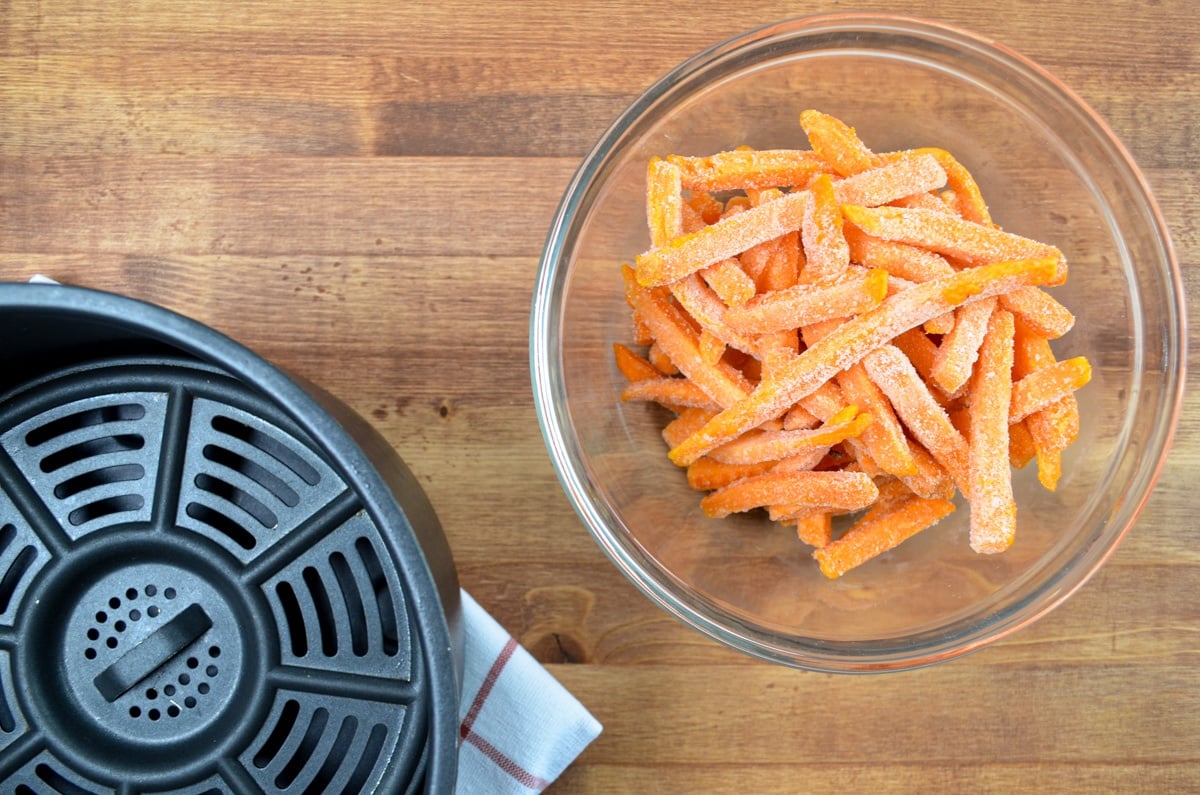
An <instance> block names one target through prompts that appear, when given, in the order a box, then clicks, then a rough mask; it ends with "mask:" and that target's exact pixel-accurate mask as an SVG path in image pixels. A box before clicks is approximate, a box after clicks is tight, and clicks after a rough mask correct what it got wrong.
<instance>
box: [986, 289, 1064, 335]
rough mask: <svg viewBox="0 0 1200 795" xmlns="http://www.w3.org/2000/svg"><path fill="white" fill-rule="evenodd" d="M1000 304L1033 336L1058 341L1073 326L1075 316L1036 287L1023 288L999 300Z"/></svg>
mask: <svg viewBox="0 0 1200 795" xmlns="http://www.w3.org/2000/svg"><path fill="white" fill-rule="evenodd" d="M1000 303H1001V304H1002V305H1003V306H1004V308H1005V309H1007V310H1008V311H1009V312H1012V313H1013V315H1015V316H1016V317H1017V318H1018V319H1019V320H1020V321H1021V323H1023V324H1024V325H1025V326H1026V327H1028V328H1029V329H1030V330H1031V331H1033V332H1034V333H1035V334H1039V335H1041V336H1043V337H1045V338H1046V339H1050V340H1053V339H1058V338H1059V337H1061V336H1063V335H1064V334H1066V333H1067V332H1068V331H1070V330H1071V327H1072V326H1074V325H1075V316H1074V315H1073V314H1071V311H1070V310H1069V309H1067V308H1066V307H1065V306H1063V305H1062V304H1060V303H1059V302H1058V301H1055V300H1054V298H1053V297H1052V296H1051V295H1050V294H1049V293H1047V292H1046V291H1045V290H1042V289H1040V288H1037V287H1023V288H1021V289H1020V290H1013V291H1012V292H1011V293H1009V294H1008V295H1005V296H1002V297H1001V298H1000Z"/></svg>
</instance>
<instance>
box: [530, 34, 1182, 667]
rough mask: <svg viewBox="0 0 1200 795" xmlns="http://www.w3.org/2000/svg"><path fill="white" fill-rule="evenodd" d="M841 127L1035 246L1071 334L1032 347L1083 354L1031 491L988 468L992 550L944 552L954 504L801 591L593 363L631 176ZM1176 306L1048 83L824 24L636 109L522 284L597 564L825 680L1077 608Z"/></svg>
mask: <svg viewBox="0 0 1200 795" xmlns="http://www.w3.org/2000/svg"><path fill="white" fill-rule="evenodd" d="M806 108H815V109H818V110H821V111H824V112H826V113H829V114H832V115H834V116H837V117H839V118H841V119H843V120H844V121H846V122H847V123H848V124H851V125H853V126H854V127H855V128H856V129H857V131H858V133H859V135H860V136H861V137H862V139H863V140H864V141H865V142H866V143H867V145H868V146H870V147H871V148H872V149H874V150H875V151H891V150H898V149H905V148H911V147H917V146H937V147H941V148H944V149H947V150H949V151H950V152H952V153H954V155H955V156H956V157H957V158H958V159H959V160H960V161H962V162H963V163H964V164H965V165H966V166H967V167H968V168H969V169H970V170H971V171H972V172H973V173H974V175H975V178H976V180H977V181H978V182H979V184H980V186H981V187H982V189H983V192H984V197H985V198H986V199H987V200H988V202H989V205H990V209H991V211H992V215H993V218H994V219H995V221H996V222H997V223H998V224H999V225H1001V226H1002V227H1003V228H1005V229H1006V230H1008V231H1011V232H1016V233H1018V234H1021V235H1025V236H1028V237H1032V238H1034V239H1037V240H1043V241H1046V242H1049V243H1052V244H1055V245H1057V246H1059V247H1060V248H1061V249H1062V250H1063V251H1064V252H1065V254H1066V256H1067V259H1068V261H1069V262H1070V266H1071V270H1070V276H1069V279H1068V281H1067V283H1066V284H1065V285H1063V286H1061V287H1057V288H1055V290H1054V295H1055V297H1056V298H1058V299H1059V300H1060V301H1061V302H1063V303H1064V304H1065V305H1066V306H1067V307H1069V308H1070V309H1071V310H1072V311H1073V312H1074V313H1075V315H1076V318H1077V320H1076V323H1075V327H1074V329H1073V330H1071V331H1070V332H1069V333H1068V334H1067V335H1066V336H1065V337H1063V338H1062V339H1060V340H1056V341H1055V349H1056V353H1057V354H1058V355H1059V357H1060V358H1064V357H1067V356H1077V355H1084V356H1087V357H1088V358H1089V360H1090V361H1091V363H1092V366H1093V374H1092V381H1091V383H1090V384H1088V385H1087V386H1086V387H1085V388H1084V389H1083V390H1082V391H1081V392H1080V393H1079V396H1078V397H1079V403H1080V416H1081V425H1082V431H1081V433H1080V437H1079V439H1078V441H1077V442H1076V443H1075V444H1074V445H1072V446H1071V447H1070V448H1068V450H1067V451H1066V453H1065V454H1064V460H1063V467H1064V474H1063V476H1062V479H1061V481H1060V482H1059V485H1058V488H1057V490H1056V491H1054V492H1050V491H1047V490H1045V489H1043V488H1042V487H1041V485H1040V484H1039V483H1038V481H1037V475H1036V471H1035V470H1036V466H1035V465H1032V464H1031V465H1030V466H1027V467H1025V468H1024V469H1022V470H1020V471H1017V472H1015V473H1014V483H1013V486H1014V491H1015V494H1016V499H1017V505H1018V510H1019V519H1018V531H1017V539H1016V542H1015V543H1014V545H1013V546H1012V547H1011V548H1010V549H1009V550H1008V551H1007V552H1005V553H1002V554H997V555H979V554H976V553H974V552H972V551H971V549H970V548H969V545H968V543H967V538H966V536H967V523H968V522H967V520H968V516H969V510H968V509H966V508H965V507H964V508H962V509H960V510H958V511H956V512H955V513H954V514H952V515H951V516H950V517H948V518H947V519H945V520H943V521H942V522H941V523H939V524H938V525H936V526H935V527H933V528H930V529H929V530H926V531H925V532H922V533H920V534H918V535H917V536H915V537H913V538H912V539H910V540H909V541H907V542H905V543H904V544H901V545H900V546H899V547H897V548H896V549H895V550H893V551H891V552H889V553H886V554H885V555H883V556H882V557H880V558H878V559H876V560H874V561H871V562H870V563H868V564H866V565H864V566H862V567H860V568H858V569H855V570H853V571H851V572H850V573H848V574H846V575H845V576H843V577H841V578H840V579H837V580H828V579H826V578H825V577H824V576H823V575H822V574H821V573H820V571H819V570H818V567H817V565H816V563H815V562H814V561H813V560H812V558H811V554H810V553H811V550H810V549H809V548H808V547H805V546H804V545H803V544H801V543H799V542H798V541H797V539H796V538H795V534H794V531H793V530H790V529H789V528H786V527H781V526H779V525H775V524H773V523H770V522H769V521H768V520H767V519H766V518H765V517H764V516H763V515H762V513H761V512H755V513H751V514H742V515H737V516H734V517H730V518H727V519H719V520H715V519H709V518H707V517H705V515H704V514H703V512H702V511H701V509H700V496H701V495H700V494H699V493H698V492H694V491H692V490H690V489H689V488H688V486H687V485H686V483H685V478H684V474H683V471H682V470H680V469H679V468H677V467H675V466H674V465H673V464H672V463H671V462H670V461H669V460H668V458H667V456H666V452H667V450H666V446H665V444H664V442H663V439H662V437H661V435H660V431H661V428H662V426H663V425H664V424H665V422H666V421H667V420H668V419H669V417H670V415H669V414H666V412H665V410H663V409H660V408H658V407H656V406H652V405H650V404H645V403H632V402H631V403H624V404H623V403H622V402H621V400H620V394H621V390H622V388H623V386H624V385H625V383H626V382H625V380H624V378H623V376H622V375H621V374H620V372H618V370H617V369H616V366H615V365H614V362H613V357H612V344H613V343H614V342H626V343H628V342H630V341H631V340H632V337H633V331H632V325H631V320H630V311H629V309H628V307H627V305H626V303H625V300H624V296H623V286H622V279H621V275H620V265H621V264H622V263H631V262H632V260H633V258H634V257H635V256H636V255H637V254H639V253H641V252H643V251H645V250H646V249H648V248H649V246H650V242H649V235H648V232H647V230H646V214H645V205H644V196H645V174H646V165H647V162H648V161H649V159H650V158H651V157H653V156H665V155H667V154H683V155H706V154H712V153H714V152H717V151H720V150H725V149H730V148H733V147H736V146H740V145H749V146H751V147H754V148H758V149H771V148H807V140H806V138H805V137H804V134H803V131H802V130H801V129H800V126H799V121H798V118H799V113H800V111H801V110H804V109H806ZM1185 340H1186V334H1185V321H1184V307H1183V290H1182V287H1181V281H1180V274H1179V268H1178V264H1177V262H1176V260H1175V256H1174V253H1173V250H1172V246H1171V243H1170V239H1169V235H1168V232H1167V229H1166V226H1165V224H1164V221H1163V218H1162V215H1161V214H1160V212H1159V210H1158V208H1157V206H1156V204H1155V201H1154V199H1153V197H1152V196H1151V193H1150V191H1149V189H1148V187H1147V185H1146V182H1145V180H1144V179H1143V177H1142V175H1141V174H1140V173H1139V171H1138V168H1137V166H1136V165H1135V164H1134V162H1133V160H1132V159H1131V157H1130V155H1129V154H1128V152H1127V151H1126V150H1125V149H1124V148H1123V146H1122V145H1121V144H1120V142H1119V141H1118V140H1117V139H1116V137H1115V136H1114V135H1113V133H1112V131H1111V130H1110V129H1109V128H1108V126H1107V125H1106V124H1105V123H1104V122H1103V121H1102V120H1101V119H1100V118H1099V117H1098V116H1097V115H1096V114H1095V112H1094V111H1092V110H1091V109H1090V108H1088V107H1087V105H1086V104H1085V103H1084V102H1083V101H1082V100H1081V99H1080V98H1079V97H1077V96H1076V95H1075V94H1074V93H1072V92H1071V90H1070V89H1068V88H1067V87H1066V86H1064V85H1063V84H1062V83H1061V82H1059V81H1058V80H1057V79H1055V78H1054V77H1053V76H1051V75H1050V74H1048V73H1047V72H1046V71H1045V70H1043V69H1042V68H1040V67H1038V66H1037V65H1036V64H1034V63H1032V62H1030V61H1029V60H1028V59H1026V58H1024V57H1022V56H1020V55H1018V54H1016V53H1014V52H1013V51H1011V50H1009V49H1007V48H1005V47H1003V46H1001V45H998V44H996V43H994V42H992V41H989V40H987V39H984V38H981V37H980V36H978V35H975V34H972V33H968V32H965V31H962V30H958V29H955V28H951V27H947V26H945V25H941V24H935V23H931V22H928V21H922V20H917V19H910V18H903V17H895V16H878V15H868V16H859V15H828V16H818V17H809V18H802V19H796V20H790V21H785V22H781V23H778V24H774V25H770V26H767V27H763V28H760V29H757V30H753V31H751V32H748V33H746V34H744V35H741V36H738V37H736V38H733V39H731V40H729V41H726V42H724V43H722V44H719V45H717V46H714V47H712V48H711V49H709V50H707V51H705V52H703V53H701V54H699V55H697V56H696V57H694V58H692V59H691V60H689V61H687V62H685V63H684V64H682V65H681V66H679V67H678V68H676V69H675V70H674V71H672V72H670V73H669V74H667V75H666V76H665V77H663V78H662V79H661V80H659V81H658V82H657V83H655V84H654V85H653V86H652V87H651V88H650V89H648V90H647V91H646V92H645V93H644V94H642V95H641V96H640V97H638V99H637V100H636V101H634V103H633V104H632V105H631V106H630V107H629V108H628V110H626V111H625V112H624V113H623V114H622V115H621V116H620V117H619V118H618V119H617V120H616V122H615V123H614V124H613V125H612V126H611V127H610V128H609V130H608V131H607V132H606V133H605V134H604V135H603V137H602V138H601V139H600V141H599V143H598V144H597V145H596V146H595V148H594V149H593V150H592V151H591V153H590V154H589V155H588V156H587V158H586V159H585V160H584V161H583V163H582V165H581V167H580V168H579V170H578V172H577V174H576V175H575V178H574V179H573V181H572V182H571V184H570V185H569V187H568V188H567V191H566V194H565V196H564V198H563V200H562V203H561V205H560V207H559V210H558V213H557V216H556V217H555V219H554V223H553V226H552V228H551V229H550V233H549V236H548V239H547V243H546V247H545V251H544V253H543V256H542V260H541V263H540V268H539V271H538V276H537V284H536V291H535V294H534V299H533V305H532V313H531V329H530V356H531V368H532V378H533V386H534V398H535V403H536V406H537V412H538V417H539V421H540V423H541V427H542V432H543V434H544V437H545V441H546V444H547V447H548V449H549V452H550V455H551V457H552V459H553V463H554V466H555V468H556V469H557V472H558V475H559V477H560V480H561V481H562V484H563V487H564V489H565V491H566V493H567V495H568V497H569V499H570V501H571V502H572V503H573V505H574V507H575V509H576V510H577V512H578V513H579V515H580V516H581V517H582V519H583V521H584V523H585V524H586V525H587V527H588V529H589V530H590V531H591V533H592V535H593V536H594V537H595V539H596V541H597V542H599V544H600V546H601V547H602V548H603V549H604V551H605V552H606V553H607V554H608V556H609V557H610V558H611V559H612V561H613V562H614V563H615V564H616V565H617V567H618V568H619V569H620V570H621V571H622V572H624V574H625V575H626V576H627V577H628V578H629V579H630V580H631V581H632V582H634V583H635V584H636V585H637V586H638V587H639V588H640V589H641V590H642V591H644V592H645V594H646V595H647V596H649V597H650V598H651V599H652V600H653V601H654V602H656V603H658V604H659V605H660V606H661V607H662V608H664V609H665V610H667V611H668V612H669V613H671V614H673V615H674V616H676V617H678V618H679V619H680V620H682V621H683V622H685V623H686V624H688V625H690V626H692V627H694V628H695V629H697V630H699V631H700V632H702V633H705V634H706V635H708V636H710V637H712V638H715V639H716V640H718V641H720V642H722V643H725V644H727V645H729V646H731V647H733V648H735V649H739V650H741V651H743V652H746V653H748V654H751V655H755V656H758V657H761V658H764V659H767V660H772V661H775V662H779V663H783V664H787V665H792V666H796V667H800V668H805V669H812V670H820V671H835V672H838V671H840V672H854V671H884V670H898V669H905V668H913V667H917V666H921V665H927V664H930V663H934V662H939V661H943V660H947V659H950V658H953V657H956V656H958V655H961V654H964V653H967V652H970V651H972V650H975V649H978V648H980V647H981V646H983V645H985V644H987V643H990V642H992V641H995V640H997V639H999V638H1002V637H1005V636H1007V635H1009V634H1010V633H1012V632H1014V631H1016V630H1018V629H1020V628H1022V627H1024V626H1026V625H1028V624H1029V623H1031V622H1032V621H1034V620H1036V619H1037V618H1039V617H1041V616H1043V615H1045V614H1046V613H1047V612H1049V611H1050V610H1051V609H1053V608H1054V607H1055V606H1057V605H1059V604H1061V603H1062V602H1063V600H1065V599H1066V598H1067V597H1068V596H1070V595H1071V594H1072V593H1073V592H1074V591H1075V590H1076V589H1078V588H1079V587H1080V586H1081V585H1082V584H1083V583H1084V582H1085V581H1086V580H1087V579H1088V578H1089V577H1090V576H1091V575H1092V574H1093V573H1094V572H1095V571H1096V570H1097V568H1098V567H1099V566H1100V565H1101V564H1102V563H1103V562H1104V561H1105V559H1106V558H1107V557H1108V556H1109V555H1110V554H1111V553H1112V552H1113V550H1114V549H1115V547H1116V546H1117V544H1118V543H1119V542H1120V541H1121V539H1122V538H1123V537H1124V536H1125V534H1126V533H1127V532H1128V531H1129V529H1130V527H1131V526H1132V525H1133V523H1134V522H1135V520H1136V518H1137V516H1138V513H1139V512H1140V510H1141V508H1142V506H1143V505H1144V504H1145V501H1146V499H1147V497H1148V495H1149V494H1150V491H1151V489H1152V488H1153V485H1154V482H1155V480H1156V478H1157V476H1158V474H1159V472H1160V470H1161V468H1162V464H1163V460H1164V457H1165V455H1166V452H1167V449H1168V447H1169V444H1170V440H1171V436H1172V434H1173V432H1174V428H1175V425H1176V421H1177V417H1178V411H1179V406H1180V402H1181V397H1182V395H1181V393H1182V387H1183V383H1184V360H1185V356H1184V348H1185Z"/></svg>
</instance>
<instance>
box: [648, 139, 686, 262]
mask: <svg viewBox="0 0 1200 795" xmlns="http://www.w3.org/2000/svg"><path fill="white" fill-rule="evenodd" d="M646 225H647V226H648V227H649V228H650V242H651V244H652V245H655V246H662V245H666V243H667V242H668V241H670V240H671V239H673V238H675V237H678V236H679V234H680V233H681V232H683V187H682V183H681V181H680V172H679V167H678V166H675V165H673V164H671V163H668V162H666V161H664V160H660V159H659V158H653V159H652V160H651V161H650V165H649V167H648V170H647V173H646Z"/></svg>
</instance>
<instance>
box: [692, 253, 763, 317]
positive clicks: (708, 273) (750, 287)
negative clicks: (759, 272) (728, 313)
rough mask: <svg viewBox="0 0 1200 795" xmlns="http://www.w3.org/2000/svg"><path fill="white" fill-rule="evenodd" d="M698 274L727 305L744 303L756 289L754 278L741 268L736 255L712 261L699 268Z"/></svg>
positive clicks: (751, 296)
mask: <svg viewBox="0 0 1200 795" xmlns="http://www.w3.org/2000/svg"><path fill="white" fill-rule="evenodd" d="M700 276H701V277H702V278H703V279H704V281H705V282H706V283H707V284H708V286H709V287H711V288H712V291H713V292H714V293H716V294H717V296H718V297H720V299H721V300H722V301H724V302H725V304H726V305H727V306H739V305H741V304H744V303H746V302H747V301H749V300H750V299H751V298H753V297H754V293H755V292H756V291H757V286H756V285H755V284H754V280H753V279H751V278H750V277H749V276H748V275H747V274H746V272H745V271H744V270H742V266H741V265H740V264H739V263H738V260H737V257H730V258H728V259H723V260H721V261H720V262H714V263H713V264H712V265H709V266H708V267H707V268H704V269H703V270H701V271H700Z"/></svg>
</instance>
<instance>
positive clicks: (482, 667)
mask: <svg viewBox="0 0 1200 795" xmlns="http://www.w3.org/2000/svg"><path fill="white" fill-rule="evenodd" d="M462 602H463V605H462V610H463V627H464V632H463V636H464V643H465V647H464V650H463V652H464V653H463V657H464V664H463V691H462V702H461V706H460V707H459V712H460V723H459V732H458V736H459V751H458V787H457V790H456V791H457V795H528V793H531V792H541V791H542V790H544V789H545V788H546V787H548V786H550V784H551V782H553V781H554V780H555V779H556V778H558V776H559V774H561V773H562V772H563V770H565V769H566V768H567V766H568V765H570V764H571V762H572V761H574V760H575V758H576V757H577V756H579V754H580V753H581V752H582V751H583V749H584V748H586V747H587V745H588V743H590V742H591V741H592V740H594V739H596V737H597V736H598V735H599V734H600V729H601V726H600V723H599V722H597V720H596V719H595V718H593V717H592V715H591V713H589V712H588V711H587V709H585V708H584V706H583V705H582V704H580V703H579V701H578V700H577V699H576V698H575V697H574V696H572V695H571V694H570V693H569V692H568V691H567V689H566V688H565V687H563V686H562V684H560V683H559V681H558V680H557V679H555V678H554V677H553V676H552V675H551V674H550V672H549V671H547V670H546V669H545V668H543V667H542V666H541V665H540V664H539V663H538V662H537V660H535V659H534V658H533V655H531V654H530V653H529V652H528V651H526V650H525V649H524V648H523V647H522V646H521V645H520V644H519V643H517V642H516V641H515V640H514V639H513V638H512V637H511V636H510V635H509V634H508V632H506V631H505V630H504V628H503V627H501V626H500V625H499V624H498V623H497V622H496V620H495V619H494V618H492V617H491V616H490V615H489V614H488V613H487V611H485V610H484V609H483V608H482V607H480V606H479V604H478V603H477V602H476V601H475V600H474V599H472V598H471V596H470V595H469V594H467V593H466V592H465V591H464V592H463V594H462Z"/></svg>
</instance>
